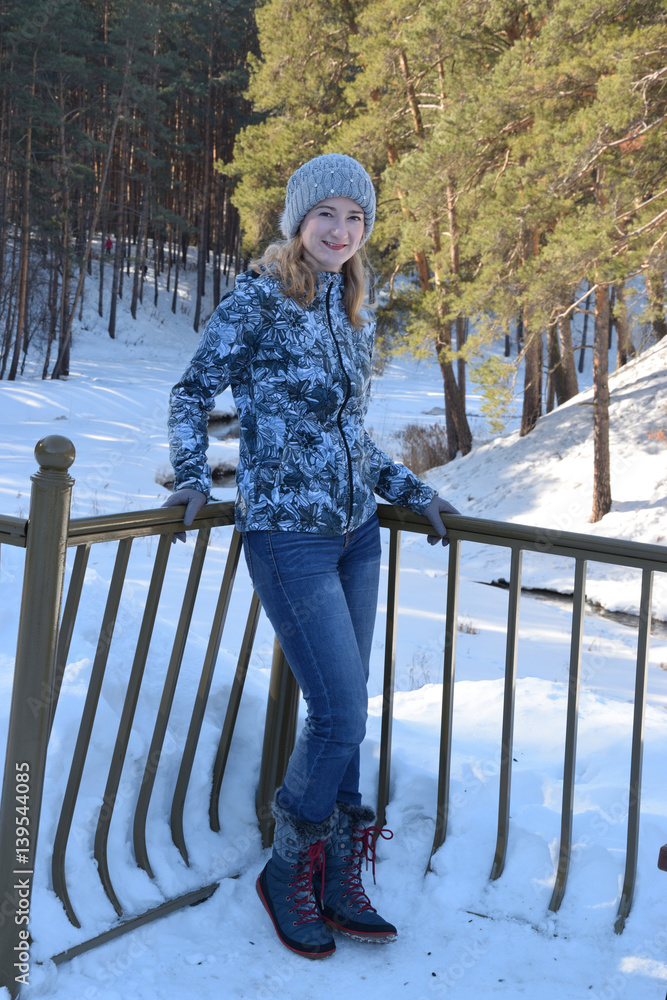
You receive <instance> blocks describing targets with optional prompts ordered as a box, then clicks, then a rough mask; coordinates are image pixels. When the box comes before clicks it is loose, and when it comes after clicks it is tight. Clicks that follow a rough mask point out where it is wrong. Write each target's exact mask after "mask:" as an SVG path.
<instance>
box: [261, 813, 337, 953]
mask: <svg viewBox="0 0 667 1000" xmlns="http://www.w3.org/2000/svg"><path fill="white" fill-rule="evenodd" d="M273 815H274V816H275V818H276V828H275V833H274V837H273V853H272V855H271V859H270V861H269V862H268V863H267V864H266V866H265V868H264V870H263V871H262V873H261V875H260V876H259V878H258V879H257V894H258V895H259V898H260V899H261V901H262V903H263V904H264V906H265V907H266V911H267V913H268V914H269V916H270V917H271V920H272V921H273V926H274V927H275V929H276V934H277V935H278V937H279V938H280V940H281V941H282V943H283V944H284V945H285V946H286V947H287V948H290V949H291V951H294V952H296V953H297V955H304V956H305V957H306V958H326V957H327V955H332V954H333V953H334V951H335V950H336V944H335V942H334V939H333V938H332V936H331V934H330V932H329V930H328V929H327V927H326V925H325V923H324V921H323V920H322V914H321V913H320V911H319V908H318V905H317V901H316V898H315V894H314V891H313V879H316V880H321V881H323V880H324V863H325V856H324V845H325V842H326V841H327V840H328V838H329V837H330V835H331V832H332V830H333V828H334V819H335V815H336V814H335V812H334V813H333V814H332V815H331V816H330V817H329V818H328V819H326V820H324V821H323V822H322V823H308V822H306V821H304V820H299V819H297V818H296V817H295V816H292V815H291V814H290V813H288V812H286V811H285V810H284V809H282V808H281V807H280V806H279V805H278V804H277V802H276V803H274V805H273Z"/></svg>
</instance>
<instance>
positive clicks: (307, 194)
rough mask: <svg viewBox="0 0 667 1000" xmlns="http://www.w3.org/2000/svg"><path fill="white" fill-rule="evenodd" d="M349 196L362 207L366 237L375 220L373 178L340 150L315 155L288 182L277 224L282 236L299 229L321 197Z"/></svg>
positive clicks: (288, 235) (287, 237) (292, 234)
mask: <svg viewBox="0 0 667 1000" xmlns="http://www.w3.org/2000/svg"><path fill="white" fill-rule="evenodd" d="M327 197H331V198H351V199H352V201H356V203H357V205H358V206H359V208H363V210H364V221H365V237H366V239H368V237H369V236H370V235H371V230H372V229H373V223H374V222H375V190H374V189H373V182H372V180H371V179H370V177H369V176H368V174H367V173H366V171H365V170H364V168H363V167H362V165H361V164H360V163H358V162H357V161H356V160H353V159H352V157H351V156H345V155H344V154H343V153H325V155H324V156H316V157H315V159H314V160H309V161H308V162H307V163H304V164H303V166H301V167H299V169H298V170H295V171H294V173H293V174H292V176H291V177H290V179H289V180H288V182H287V191H286V193H285V208H284V209H283V214H282V215H281V217H280V228H281V229H282V232H283V236H284V237H285V239H288V240H289V239H291V238H292V237H293V236H296V234H297V233H298V232H299V226H300V225H301V222H302V220H303V218H304V216H305V215H307V213H308V212H310V210H311V208H312V207H313V206H314V205H317V203H318V202H319V201H322V200H323V199H324V198H327Z"/></svg>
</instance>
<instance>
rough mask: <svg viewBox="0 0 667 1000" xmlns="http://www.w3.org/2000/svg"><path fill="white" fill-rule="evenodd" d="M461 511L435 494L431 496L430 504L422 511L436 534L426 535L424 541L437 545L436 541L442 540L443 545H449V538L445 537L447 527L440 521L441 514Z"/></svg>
mask: <svg viewBox="0 0 667 1000" xmlns="http://www.w3.org/2000/svg"><path fill="white" fill-rule="evenodd" d="M460 513H461V511H460V510H457V509H456V507H454V506H453V505H452V504H451V503H450V502H449V501H448V500H443V499H442V497H439V496H438V495H437V494H436V495H435V496H434V497H433V499H432V500H431V502H430V504H429V505H428V507H427V508H426V510H425V511H424V517H427V518H428V519H429V521H430V522H431V524H432V525H433V527H434V528H435V530H436V531H437V535H427V536H426V541H427V542H428V544H429V545H437V544H438V542H442V544H443V545H449V539H448V538H447V528H446V527H445V526H444V524H443V523H442V518H441V517H440V515H441V514H460Z"/></svg>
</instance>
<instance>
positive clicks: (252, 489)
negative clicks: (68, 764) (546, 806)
mask: <svg viewBox="0 0 667 1000" xmlns="http://www.w3.org/2000/svg"><path fill="white" fill-rule="evenodd" d="M374 219H375V192H374V190H373V184H372V182H371V179H370V177H369V176H368V174H367V173H366V171H365V170H364V168H363V167H362V166H361V165H360V164H359V163H357V161H356V160H353V159H352V158H351V157H349V156H343V155H340V154H337V153H331V154H327V155H325V156H318V157H316V158H315V159H313V160H310V161H309V162H308V163H305V164H304V165H303V166H302V167H300V168H299V169H298V170H297V171H296V172H295V173H294V174H293V175H292V176H291V177H290V179H289V182H288V185H287V192H286V198H285V208H284V211H283V214H282V217H281V228H282V232H283V235H284V237H285V240H284V241H282V242H279V243H274V244H272V245H271V246H270V247H269V248H268V249H267V250H266V252H265V253H264V255H263V256H262V257H261V258H260V259H259V260H258V261H256V262H254V263H253V265H252V269H251V271H250V272H248V273H246V274H241V275H239V277H238V278H237V281H236V287H235V289H234V291H233V292H232V293H231V295H228V296H225V298H224V299H223V301H222V302H221V303H220V305H219V306H218V308H217V309H216V311H215V312H214V314H213V316H212V317H211V320H210V322H209V323H208V325H207V327H206V330H205V332H204V335H203V337H202V340H201V343H200V345H199V347H198V349H197V351H196V353H195V355H194V358H193V359H192V362H191V364H190V367H189V368H188V369H187V371H186V372H185V374H184V376H183V378H182V380H181V381H180V382H179V383H178V385H176V386H175V387H174V389H173V391H172V396H171V409H170V417H169V429H170V443H171V459H172V463H173V466H174V472H175V484H174V485H175V490H176V492H175V493H174V494H173V496H172V497H170V499H169V500H168V501H167V504H166V505H165V506H167V505H176V504H185V505H186V511H185V517H184V523H185V525H186V526H188V525H190V524H191V523H192V520H193V518H194V516H195V514H196V513H197V511H198V510H199V509H200V507H201V506H203V504H204V503H205V502H206V499H207V497H208V495H209V490H210V485H211V482H210V470H209V468H208V466H207V465H206V448H207V445H208V438H207V431H206V428H207V418H208V413H209V411H210V410H211V409H212V407H213V404H214V400H215V397H216V395H217V394H218V393H219V392H221V391H222V390H223V389H224V388H225V387H226V386H228V385H230V386H231V388H232V392H233V394H234V399H235V402H236V406H237V409H238V414H239V421H240V427H241V432H240V444H239V464H238V469H237V473H236V480H237V484H238V495H237V502H236V515H235V516H236V526H237V528H238V530H239V531H241V532H243V544H244V552H245V556H246V560H247V563H248V569H249V572H250V576H251V578H252V581H253V586H254V588H255V590H256V592H257V594H258V596H259V598H260V600H261V602H262V605H263V607H264V610H265V611H266V613H267V615H268V617H269V619H270V621H271V624H272V625H273V627H274V629H275V632H276V635H277V636H278V639H279V641H280V644H281V646H282V648H283V651H284V653H285V655H286V657H287V661H288V662H289V664H290V667H291V669H292V671H293V673H294V675H295V677H296V679H297V681H298V683H299V685H300V687H301V690H302V693H303V696H304V699H305V701H306V704H307V707H308V716H307V719H306V723H305V726H304V729H303V732H302V733H301V734H300V736H299V738H298V740H297V743H296V746H295V748H294V751H293V753H292V756H291V758H290V761H289V765H288V768H287V773H286V774H285V778H284V781H283V784H282V786H281V788H280V789H279V790H278V791H277V793H276V798H275V802H274V806H273V809H274V816H275V820H276V826H275V835H274V843H273V851H272V856H271V859H270V860H269V862H268V864H267V865H266V867H265V868H264V870H263V871H262V873H261V874H260V876H259V878H258V880H257V890H258V893H259V896H260V898H261V900H262V902H263V904H264V906H265V907H266V910H267V912H268V913H269V915H270V917H271V919H272V921H273V924H274V926H275V929H276V932H277V934H278V937H279V938H280V940H281V941H282V942H283V944H285V945H286V946H287V947H288V948H290V949H292V951H295V952H297V953H299V954H302V955H305V956H307V957H309V958H321V957H324V956H326V955H330V954H331V953H332V952H333V951H334V950H335V943H334V940H333V938H332V936H331V933H330V930H329V928H330V927H333V928H337V929H338V930H339V931H342V932H343V933H347V934H349V935H351V936H353V937H356V938H360V939H362V940H369V941H386V940H391V939H392V938H395V937H396V928H395V927H394V926H393V924H390V923H389V922H388V921H386V920H384V919H383V918H382V917H380V915H379V914H378V913H377V912H376V910H375V909H374V908H373V907H372V906H371V904H370V900H369V899H368V896H367V895H366V893H365V892H364V888H363V885H362V883H361V861H362V858H364V857H367V856H368V855H369V854H371V853H372V850H373V844H374V835H377V833H378V832H379V831H378V830H377V828H376V827H373V826H372V824H373V820H374V816H373V812H372V810H370V809H369V808H368V807H366V806H364V805H362V802H361V795H360V793H359V746H360V744H361V742H362V740H363V738H364V733H365V725H366V713H367V688H366V685H367V680H368V664H369V658H370V651H371V641H372V635H373V625H374V621H375V613H376V607H377V592H378V577H379V568H380V533H379V526H378V519H377V513H376V503H375V498H374V495H373V494H374V492H377V493H378V494H379V495H380V496H382V497H383V498H384V499H386V500H388V501H390V502H391V503H395V504H400V505H402V506H404V507H409V508H410V509H412V510H414V511H416V512H418V513H424V514H426V516H427V517H428V518H429V520H430V521H431V523H432V524H433V526H434V529H435V531H436V532H437V534H436V535H432V536H429V541H430V542H432V543H436V542H437V541H438V540H439V539H440V538H442V540H443V544H444V543H445V542H446V539H445V535H446V530H445V527H444V525H443V523H442V519H441V517H440V511H447V512H449V513H456V511H455V509H454V508H453V507H452V506H451V505H450V504H448V503H447V502H446V501H443V500H441V499H440V498H439V497H438V496H437V495H436V493H435V490H433V489H431V487H429V486H427V485H426V484H425V483H423V482H421V480H419V479H417V477H416V476H414V475H413V474H412V473H411V472H410V471H409V470H408V469H406V468H405V466H403V465H399V464H396V463H395V462H393V461H392V460H391V459H390V458H389V457H388V456H387V455H385V454H384V453H383V452H382V451H380V449H379V448H377V447H376V445H374V444H373V442H372V441H371V439H370V438H369V437H368V435H367V434H366V431H365V430H364V423H363V422H364V416H365V413H366V408H367V405H368V398H369V389H370V378H371V355H372V347H373V332H374V323H373V321H372V319H371V318H370V317H369V316H368V314H367V313H366V311H365V310H364V307H363V302H364V298H365V285H366V273H365V269H364V265H363V263H362V259H361V257H360V253H359V250H360V248H361V247H362V245H363V243H364V242H365V241H366V240H367V239H368V237H369V236H370V233H371V230H372V228H373V223H374ZM181 537H182V538H185V533H184V532H183V533H181ZM314 873H316V877H315V878H314V877H313V876H314Z"/></svg>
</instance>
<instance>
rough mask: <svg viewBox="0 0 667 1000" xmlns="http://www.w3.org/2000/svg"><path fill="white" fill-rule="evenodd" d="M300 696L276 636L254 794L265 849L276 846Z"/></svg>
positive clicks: (294, 741) (294, 740)
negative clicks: (278, 804) (278, 798)
mask: <svg viewBox="0 0 667 1000" xmlns="http://www.w3.org/2000/svg"><path fill="white" fill-rule="evenodd" d="M300 695H301V692H300V690H299V685H298V684H297V682H296V678H295V676H294V674H293V673H292V670H291V667H290V665H289V663H288V662H287V660H286V659H285V654H284V653H283V650H282V647H281V645H280V643H279V642H278V638H277V636H274V639H273V658H272V660H271V677H270V679H269V695H268V698H267V699H266V721H265V723H264V739H263V741H262V758H261V761H260V765H259V779H258V781H257V791H256V793H255V811H256V813H257V822H258V824H259V832H260V835H261V838H262V847H270V846H271V844H272V842H273V830H274V826H275V822H274V818H273V811H272V808H271V807H272V804H273V800H274V797H275V793H276V790H277V789H278V788H279V787H280V786H281V785H282V783H283V779H284V777H285V774H286V772H287V765H288V763H289V759H290V756H291V754H292V750H293V749H294V744H295V743H296V729H297V723H298V718H299V698H300Z"/></svg>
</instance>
